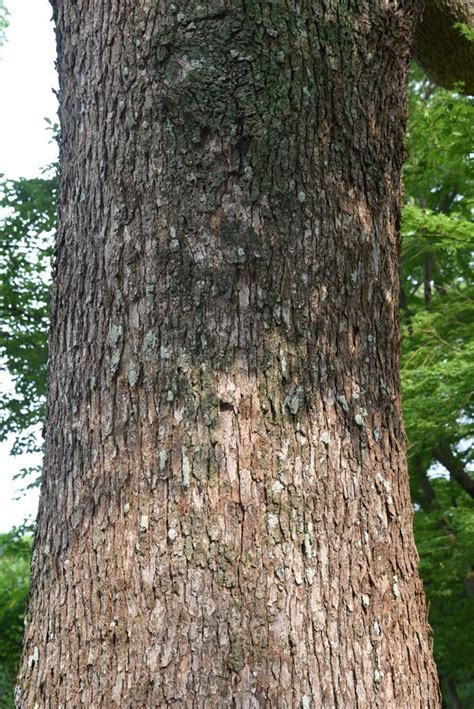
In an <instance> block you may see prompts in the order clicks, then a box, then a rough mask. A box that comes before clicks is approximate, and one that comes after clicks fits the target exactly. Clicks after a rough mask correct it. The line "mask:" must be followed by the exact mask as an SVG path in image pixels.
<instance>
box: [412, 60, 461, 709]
mask: <svg viewBox="0 0 474 709" xmlns="http://www.w3.org/2000/svg"><path fill="white" fill-rule="evenodd" d="M410 89H411V91H410V121H409V127H408V138H407V148H408V151H407V152H408V159H407V162H406V165H405V188H406V201H407V206H406V207H405V211H404V221H403V248H402V292H403V299H402V306H403V307H402V310H401V314H402V325H403V358H402V384H403V392H404V419H405V425H406V430H407V435H408V455H409V467H410V474H411V486H412V494H413V498H414V500H415V501H416V503H417V511H416V513H415V536H416V542H417V546H418V551H419V553H420V558H421V574H422V577H423V580H424V584H425V589H426V592H427V595H428V598H429V601H430V609H431V610H430V622H431V625H432V627H433V629H434V635H435V645H434V649H435V658H436V662H437V666H438V670H439V673H440V676H441V678H442V681H443V689H444V695H445V698H446V703H447V706H454V707H458V706H462V707H470V706H472V703H473V700H474V692H473V689H474V682H473V673H472V668H473V667H474V643H473V632H472V629H473V628H472V619H473V618H474V598H473V589H472V581H471V579H472V564H473V561H474V559H473V554H472V548H473V531H474V504H473V499H472V497H473V490H474V479H473V477H472V473H471V471H472V465H471V461H472V458H471V455H472V452H471V442H472V436H473V389H472V382H473V381H474V358H473V354H474V352H473V350H474V345H473V333H474V309H473V295H474V292H473V282H472V253H473V244H474V226H473V224H472V206H473V194H474V193H473V182H474V180H473V177H474V174H473V171H474V164H473V160H472V124H473V120H474V108H473V99H472V98H471V97H463V96H461V95H460V94H459V93H455V92H448V91H444V90H442V89H436V88H435V87H434V86H433V85H432V84H431V83H430V82H428V81H426V79H424V78H423V76H422V75H421V74H420V72H419V71H415V72H414V73H413V77H412V81H411V84H410ZM441 465H442V466H443V467H444V471H445V476H444V477H440V475H441V474H442V470H443V469H442V468H440V466H441ZM448 476H449V477H448Z"/></svg>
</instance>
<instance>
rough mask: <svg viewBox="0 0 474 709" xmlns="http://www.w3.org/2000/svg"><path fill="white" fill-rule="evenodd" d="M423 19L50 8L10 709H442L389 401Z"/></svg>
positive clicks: (195, 8) (110, 6) (352, 10)
mask: <svg viewBox="0 0 474 709" xmlns="http://www.w3.org/2000/svg"><path fill="white" fill-rule="evenodd" d="M417 5H418V3H416V2H414V1H413V2H407V1H404V2H402V1H399V0H396V1H394V2H390V3H388V2H380V1H379V0H377V1H375V0H371V1H366V2H352V1H350V0H346V1H344V2H341V1H340V0H337V1H336V0H325V1H324V2H321V3H314V2H306V1H301V2H289V1H288V2H286V1H285V0H273V2H267V1H265V2H263V1H262V2H252V3H249V2H244V1H242V2H240V1H239V0H232V1H231V0H227V2H214V3H212V5H211V4H210V3H200V4H198V3H196V2H184V1H181V2H178V1H175V2H174V3H169V2H164V1H158V2H151V1H150V2H145V1H143V0H142V1H140V2H131V1H130V0H120V2H118V0H115V1H112V0H111V1H110V2H106V3H89V2H86V1H85V0H76V2H72V0H65V1H64V2H61V3H58V5H57V6H56V22H57V32H58V46H59V73H60V81H61V116H60V118H61V126H62V147H61V165H62V168H61V197H60V204H59V234H58V242H57V266H56V277H55V287H54V298H53V305H52V334H51V361H50V385H49V409H48V421H47V439H46V462H45V469H44V482H43V488H42V495H41V505H40V513H39V519H38V532H37V538H36V544H35V558H34V563H33V572H32V593H31V599H30V604H29V613H28V623H27V630H26V640H25V651H24V659H23V664H22V669H21V673H20V677H19V686H18V691H17V701H18V706H21V707H34V706H35V705H37V706H39V707H55V708H56V707H59V706H62V707H73V706H79V705H84V706H87V707H155V706H156V707H161V706H177V707H178V706H179V707H181V706H186V707H226V706H235V707H304V708H305V707H333V706H334V707H336V706H337V707H369V706H370V707H384V708H386V707H407V706H408V707H410V708H412V707H413V708H414V707H437V706H439V695H438V689H437V679H436V672H435V668H434V665H433V660H432V657H431V642H430V639H429V636H428V625H427V620H426V608H425V603H424V598H423V593H422V589H421V585H420V581H419V579H418V575H417V555H416V550H415V547H414V542H413V535H412V528H411V523H412V512H411V504H410V499H409V492H408V482H407V473H406V463H405V448H404V438H403V428H402V422H401V416H400V392H399V376H398V366H399V327H398V307H399V303H398V299H399V285H398V277H397V272H398V235H397V228H398V220H399V209H400V169H401V164H402V143H403V130H404V120H405V88H404V86H405V79H406V68H407V61H408V56H409V51H410V42H411V35H412V31H413V27H414V20H415V15H416V6H417Z"/></svg>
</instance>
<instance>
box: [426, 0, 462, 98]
mask: <svg viewBox="0 0 474 709" xmlns="http://www.w3.org/2000/svg"><path fill="white" fill-rule="evenodd" d="M458 23H461V24H464V25H467V26H469V27H471V28H473V29H474V1H473V0H426V3H425V9H424V13H423V19H422V21H421V22H420V23H419V25H418V26H417V29H416V35H415V57H416V59H417V61H418V62H419V63H420V64H421V66H422V67H423V69H424V70H425V71H426V73H427V74H428V76H429V77H430V78H431V79H433V81H435V82H436V83H437V84H441V86H445V87H446V88H448V89H452V88H453V87H454V86H455V84H456V83H458V82H463V83H464V93H466V94H474V42H473V41H472V40H470V39H468V38H467V37H463V35H462V33H461V32H460V30H459V28H458V27H456V24H458Z"/></svg>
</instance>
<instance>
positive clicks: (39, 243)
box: [0, 175, 57, 453]
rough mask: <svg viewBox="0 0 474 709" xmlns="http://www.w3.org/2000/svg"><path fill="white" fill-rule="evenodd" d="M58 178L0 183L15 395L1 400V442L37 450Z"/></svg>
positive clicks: (4, 336) (0, 266)
mask: <svg viewBox="0 0 474 709" xmlns="http://www.w3.org/2000/svg"><path fill="white" fill-rule="evenodd" d="M56 182H57V181H56V176H55V175H52V176H49V177H45V178H36V179H30V180H26V179H20V180H6V179H2V180H1V181H0V208H1V212H0V213H1V214H2V217H1V220H0V235H1V239H0V314H1V321H2V326H1V330H0V359H1V362H2V363H3V365H4V368H5V369H6V370H7V371H8V372H9V374H10V376H11V378H12V379H13V383H14V392H13V393H6V394H2V395H1V396H0V440H5V438H6V437H7V435H9V434H11V433H13V434H15V443H14V447H13V453H19V452H22V451H31V450H34V449H35V448H36V446H37V443H36V438H35V436H34V435H33V430H34V427H35V426H37V424H39V423H40V422H41V421H42V420H43V417H44V398H45V388H46V362H47V336H46V333H47V330H48V309H49V287H50V262H51V250H52V231H53V228H54V224H55V194H56Z"/></svg>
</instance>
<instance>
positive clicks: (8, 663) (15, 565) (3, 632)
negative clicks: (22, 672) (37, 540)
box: [0, 532, 31, 709]
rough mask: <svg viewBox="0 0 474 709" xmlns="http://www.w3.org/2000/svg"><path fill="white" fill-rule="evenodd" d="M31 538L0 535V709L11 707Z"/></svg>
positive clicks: (26, 586)
mask: <svg viewBox="0 0 474 709" xmlns="http://www.w3.org/2000/svg"><path fill="white" fill-rule="evenodd" d="M30 555H31V539H30V538H29V537H25V536H20V535H18V534H17V533H15V532H12V533H10V534H1V535H0V639H1V640H0V709H7V708H8V709H9V708H10V707H12V706H13V687H14V686H15V676H16V672H17V668H18V663H19V659H20V654H21V643H22V638H23V618H24V615H25V607H26V599H27V596H28V582H29V566H30Z"/></svg>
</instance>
